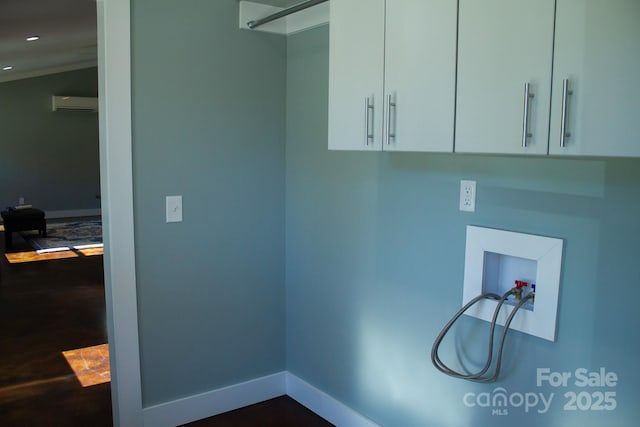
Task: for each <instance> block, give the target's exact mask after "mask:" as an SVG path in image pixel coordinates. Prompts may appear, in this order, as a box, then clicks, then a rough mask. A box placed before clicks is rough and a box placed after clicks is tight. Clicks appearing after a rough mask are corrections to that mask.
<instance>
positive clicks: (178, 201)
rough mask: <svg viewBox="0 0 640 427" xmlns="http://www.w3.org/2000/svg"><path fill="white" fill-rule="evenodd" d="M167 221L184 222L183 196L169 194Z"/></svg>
mask: <svg viewBox="0 0 640 427" xmlns="http://www.w3.org/2000/svg"><path fill="white" fill-rule="evenodd" d="M167 222H182V196H167Z"/></svg>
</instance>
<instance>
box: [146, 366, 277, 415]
mask: <svg viewBox="0 0 640 427" xmlns="http://www.w3.org/2000/svg"><path fill="white" fill-rule="evenodd" d="M284 394H286V390H285V372H279V373H276V374H272V375H268V376H266V377H261V378H256V379H254V380H250V381H246V382H243V383H239V384H234V385H231V386H228V387H224V388H220V389H217V390H213V391H209V392H205V393H201V394H197V395H194V396H189V397H185V398H182V399H178V400H174V401H171V402H166V403H161V404H159V405H155V406H151V407H148V408H144V425H145V426H146V427H165V426H166V427H173V426H177V425H182V424H186V423H190V422H192V421H196V420H201V419H203V418H208V417H212V416H214V415H218V414H221V413H223V412H228V411H232V410H234V409H238V408H242V407H245V406H248V405H253V404H254V403H259V402H263V401H265V400H269V399H273V398H274V397H278V396H282V395H284Z"/></svg>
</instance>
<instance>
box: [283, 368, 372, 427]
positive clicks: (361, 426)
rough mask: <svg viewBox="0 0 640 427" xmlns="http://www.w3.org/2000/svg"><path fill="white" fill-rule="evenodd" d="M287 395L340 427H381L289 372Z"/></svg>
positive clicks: (287, 374) (286, 376) (287, 375)
mask: <svg viewBox="0 0 640 427" xmlns="http://www.w3.org/2000/svg"><path fill="white" fill-rule="evenodd" d="M285 378H286V382H287V394H288V395H289V396H290V397H291V398H292V399H294V400H295V401H297V402H298V403H300V404H301V405H303V406H305V407H306V408H308V409H310V410H311V411H313V412H315V413H316V414H318V415H320V416H321V417H322V418H324V419H325V420H327V421H329V422H330V423H332V424H334V425H336V426H338V427H379V426H378V424H376V423H374V422H373V421H371V420H370V419H369V418H367V417H365V416H363V415H362V414H360V413H358V412H356V411H354V410H353V409H351V408H349V407H348V406H347V405H345V404H343V403H342V402H339V401H338V400H336V399H335V398H333V397H331V396H329V395H328V394H327V393H325V392H323V391H321V390H318V389H317V388H315V387H314V386H312V385H311V384H309V383H307V382H306V381H303V380H301V379H300V378H298V377H296V376H295V375H293V374H291V373H289V372H287V373H286V374H285Z"/></svg>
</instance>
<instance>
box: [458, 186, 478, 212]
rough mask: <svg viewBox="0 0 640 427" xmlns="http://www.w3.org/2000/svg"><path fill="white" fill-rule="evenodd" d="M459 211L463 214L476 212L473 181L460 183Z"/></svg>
mask: <svg viewBox="0 0 640 427" xmlns="http://www.w3.org/2000/svg"><path fill="white" fill-rule="evenodd" d="M460 210H461V211H465V212H475V211H476V182H475V181H466V180H462V181H460Z"/></svg>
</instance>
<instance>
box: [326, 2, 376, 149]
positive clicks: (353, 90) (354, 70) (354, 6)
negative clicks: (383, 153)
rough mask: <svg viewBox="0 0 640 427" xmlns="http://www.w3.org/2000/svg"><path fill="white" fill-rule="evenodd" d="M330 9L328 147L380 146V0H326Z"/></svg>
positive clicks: (367, 147)
mask: <svg viewBox="0 0 640 427" xmlns="http://www.w3.org/2000/svg"><path fill="white" fill-rule="evenodd" d="M329 10H330V12H329V21H330V24H329V149H333V150H338V149H341V150H380V149H381V148H382V127H383V126H382V117H383V115H382V106H383V81H382V75H383V73H384V0H331V2H330V4H329Z"/></svg>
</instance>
